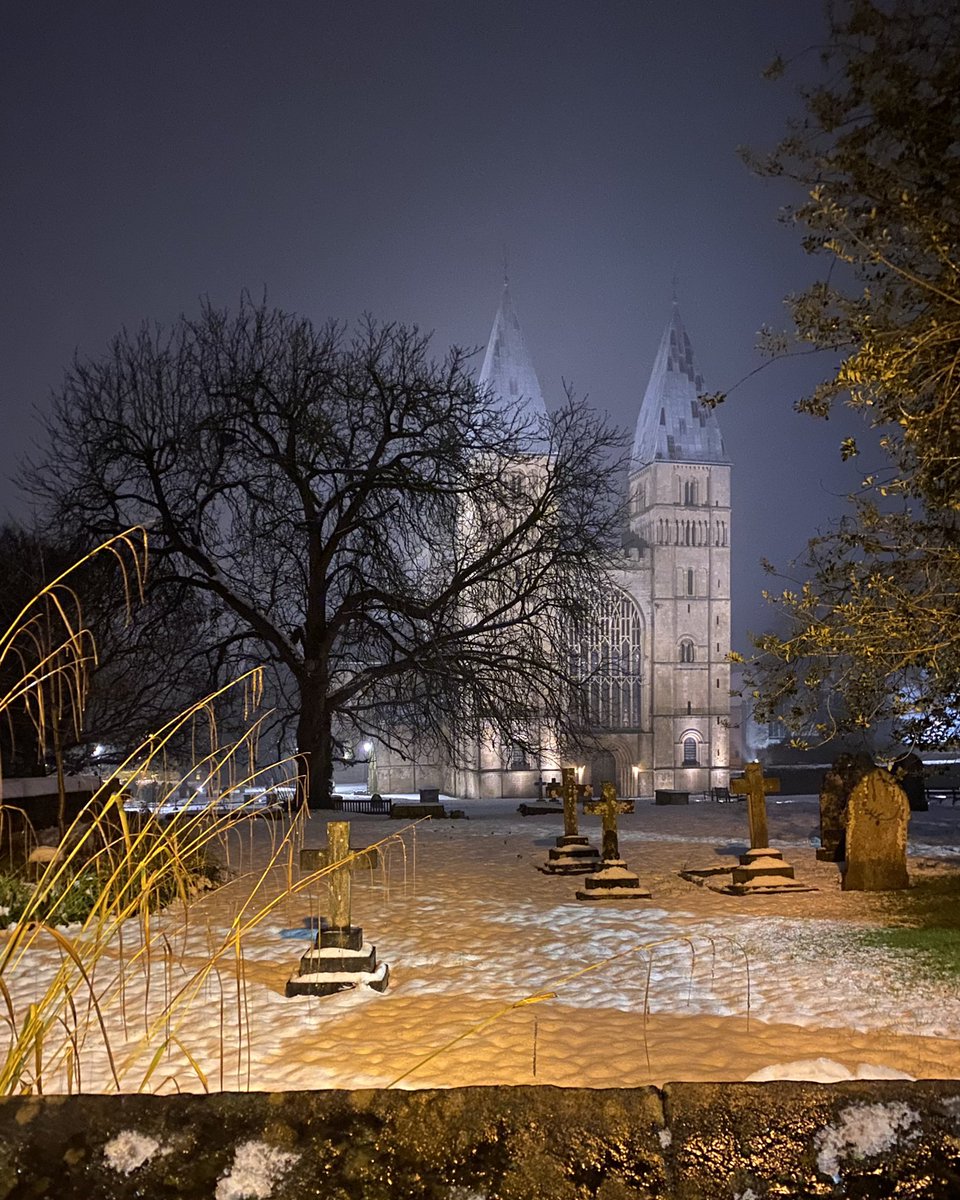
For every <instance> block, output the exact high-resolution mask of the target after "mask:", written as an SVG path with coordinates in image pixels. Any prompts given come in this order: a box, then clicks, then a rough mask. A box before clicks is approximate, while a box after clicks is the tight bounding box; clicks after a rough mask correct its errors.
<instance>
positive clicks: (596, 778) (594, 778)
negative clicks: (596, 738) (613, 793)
mask: <svg viewBox="0 0 960 1200" xmlns="http://www.w3.org/2000/svg"><path fill="white" fill-rule="evenodd" d="M587 769H588V772H589V775H588V780H587V782H589V783H590V785H591V787H592V788H593V794H594V795H595V796H599V795H600V785H601V784H602V783H613V784H616V782H617V760H616V759H615V758H614V757H613V755H612V754H611V753H610V751H609V750H598V751H597V752H596V753H595V754H593V755H591V757H590V761H589V762H588V764H587Z"/></svg>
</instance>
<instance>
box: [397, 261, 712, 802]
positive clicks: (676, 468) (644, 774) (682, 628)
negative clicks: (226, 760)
mask: <svg viewBox="0 0 960 1200" xmlns="http://www.w3.org/2000/svg"><path fill="white" fill-rule="evenodd" d="M479 382H480V383H481V384H483V385H484V386H487V387H490V388H491V389H492V390H493V391H494V392H495V393H497V394H498V395H499V396H500V398H501V400H502V402H503V404H504V405H509V406H511V407H513V406H522V407H524V408H526V409H528V410H529V411H530V412H531V414H532V415H543V414H544V413H545V412H546V407H545V405H544V400H543V395H542V392H541V389H540V382H539V380H538V378H537V374H536V371H535V370H534V367H533V362H532V360H531V358H530V355H529V353H528V351H527V347H526V343H525V341H524V337H523V333H522V331H521V328H520V322H519V320H518V319H517V314H516V310H515V308H514V306H513V303H512V300H511V297H510V292H509V289H508V288H507V286H506V284H504V289H503V295H502V298H501V302H500V307H499V310H498V312H497V315H496V318H495V320H494V324H493V329H492V331H491V334H490V340H489V343H488V346H487V352H486V355H485V356H484V360H483V366H482V368H481V372H480V378H479ZM701 391H702V387H701V381H700V377H699V375H698V374H697V372H696V369H695V367H694V363H693V353H692V350H691V346H690V339H689V338H688V336H687V333H686V330H685V329H684V327H683V322H682V321H681V319H680V311H679V308H678V306H677V305H676V303H674V306H673V313H672V316H671V319H670V321H669V323H668V325H667V328H666V330H665V332H664V335H663V338H662V339H661V342H660V348H659V351H658V352H657V357H656V359H655V361H654V365H653V370H652V372H651V374H650V381H649V383H648V384H647V388H646V391H645V393H644V395H643V399H642V402H641V404H640V411H639V415H638V417H637V426H636V436H635V438H634V444H633V453H632V455H631V460H630V469H629V473H628V479H627V496H626V502H627V504H626V517H625V530H624V539H623V549H622V554H621V555H620V557H619V558H618V559H617V561H616V563H615V564H614V569H613V570H612V572H611V576H612V578H611V583H610V585H609V586H606V587H599V586H598V588H597V591H596V595H595V597H594V603H593V613H592V619H591V621H590V623H589V625H588V626H586V627H585V628H584V629H583V630H582V631H581V632H580V637H579V641H577V642H575V644H574V645H572V646H571V647H570V651H571V652H572V654H573V656H574V662H575V663H576V662H577V661H579V664H580V673H581V676H582V677H583V678H584V680H585V686H584V691H583V697H584V704H583V714H582V719H583V726H584V732H585V734H586V735H588V736H585V737H584V739H583V745H582V749H581V751H579V755H578V756H579V763H578V766H579V767H580V769H581V778H582V779H583V780H584V781H585V782H590V783H592V784H593V785H594V788H595V790H599V787H600V783H601V782H602V781H603V780H607V779H609V780H614V781H615V782H616V784H617V789H618V791H619V792H620V794H621V795H642V796H650V795H652V794H653V793H654V791H656V790H658V789H664V790H675V791H683V792H691V793H696V792H706V791H708V790H709V789H710V788H713V787H725V786H727V784H728V782H729V764H730V758H729V745H730V734H729V718H730V665H729V662H728V659H727V655H728V653H729V651H730V464H729V462H728V460H727V458H726V455H725V453H724V448H723V439H722V437H721V434H720V427H719V424H718V422H717V418H716V416H715V415H714V413H713V412H712V410H710V409H707V408H705V407H704V406H703V405H701V403H700V401H699V400H698V394H699V393H700V392H701ZM548 740H549V739H548ZM574 753H576V752H574ZM379 757H380V755H379V752H378V758H379ZM380 761H381V764H382V765H381V766H380V771H379V775H380V784H381V787H382V788H383V790H384V791H393V792H410V791H416V790H417V789H418V788H421V787H439V788H440V789H441V790H443V791H445V792H447V793H448V794H450V795H457V796H464V797H483V796H488V797H500V796H533V795H535V794H536V781H537V780H538V779H540V778H544V779H545V778H548V777H549V776H551V775H554V774H556V773H557V771H558V768H559V765H560V762H559V759H558V758H557V756H556V754H555V753H550V754H544V756H543V757H542V758H541V760H540V761H538V762H530V761H528V760H527V759H526V758H525V756H524V755H523V754H521V753H518V752H517V751H516V750H515V749H513V748H510V747H502V746H497V745H493V744H485V745H478V746H464V747H463V748H462V753H461V754H460V756H459V761H458V762H457V763H451V762H436V761H434V762H424V761H422V759H418V758H416V757H414V758H408V759H405V760H401V759H399V758H397V757H396V756H393V755H390V754H389V753H387V752H386V751H385V750H384V752H383V756H382V758H380Z"/></svg>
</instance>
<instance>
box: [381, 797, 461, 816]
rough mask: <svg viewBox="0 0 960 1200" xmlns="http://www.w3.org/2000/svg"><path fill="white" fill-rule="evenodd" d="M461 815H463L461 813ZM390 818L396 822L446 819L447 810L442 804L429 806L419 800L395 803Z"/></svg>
mask: <svg viewBox="0 0 960 1200" xmlns="http://www.w3.org/2000/svg"><path fill="white" fill-rule="evenodd" d="M450 815H451V816H452V815H453V814H452V813H451V814H450ZM459 815H460V816H462V815H463V814H462V813H459ZM390 816H391V818H392V819H393V820H394V821H417V820H419V819H420V818H421V817H445V816H447V810H446V809H445V808H444V807H443V805H442V804H427V803H424V802H422V801H417V800H414V801H411V803H409V804H402V803H401V804H397V803H396V801H394V803H393V806H392V807H391V809H390Z"/></svg>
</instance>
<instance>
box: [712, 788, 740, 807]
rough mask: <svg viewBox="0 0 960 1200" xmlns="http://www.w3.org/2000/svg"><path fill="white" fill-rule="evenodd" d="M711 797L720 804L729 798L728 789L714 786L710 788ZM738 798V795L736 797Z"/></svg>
mask: <svg viewBox="0 0 960 1200" xmlns="http://www.w3.org/2000/svg"><path fill="white" fill-rule="evenodd" d="M710 795H711V797H712V798H713V799H714V800H716V801H717V802H718V803H720V804H726V803H727V801H728V800H729V799H730V789H729V788H725V787H715V788H711V789H710ZM738 799H739V797H738Z"/></svg>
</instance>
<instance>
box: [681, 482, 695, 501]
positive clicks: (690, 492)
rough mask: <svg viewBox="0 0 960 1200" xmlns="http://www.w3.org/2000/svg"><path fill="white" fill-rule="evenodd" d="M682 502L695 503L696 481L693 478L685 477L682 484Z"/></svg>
mask: <svg viewBox="0 0 960 1200" xmlns="http://www.w3.org/2000/svg"><path fill="white" fill-rule="evenodd" d="M683 502H684V504H690V505H693V504H697V503H698V500H697V481H696V480H695V479H687V480H685V481H684V484H683Z"/></svg>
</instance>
